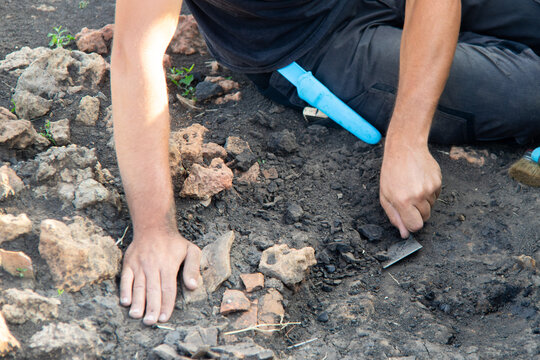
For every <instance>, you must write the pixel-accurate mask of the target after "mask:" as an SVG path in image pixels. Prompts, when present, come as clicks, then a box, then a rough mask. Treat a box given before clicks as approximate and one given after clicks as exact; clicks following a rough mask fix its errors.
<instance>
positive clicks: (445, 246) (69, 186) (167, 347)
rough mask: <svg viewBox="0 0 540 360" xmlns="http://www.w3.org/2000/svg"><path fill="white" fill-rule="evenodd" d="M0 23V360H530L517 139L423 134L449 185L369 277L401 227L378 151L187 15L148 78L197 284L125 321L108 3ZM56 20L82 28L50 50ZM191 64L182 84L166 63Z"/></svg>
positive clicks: (535, 202) (537, 335) (19, 14)
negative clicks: (465, 140)
mask: <svg viewBox="0 0 540 360" xmlns="http://www.w3.org/2000/svg"><path fill="white" fill-rule="evenodd" d="M0 19H1V20H0V32H1V33H2V35H3V36H2V38H1V39H0V267H1V268H2V269H0V275H1V277H0V290H1V293H0V309H1V312H0V314H1V315H0V357H5V358H8V359H165V360H169V359H191V358H193V359H195V358H196V359H216V358H217V359H396V360H397V359H509V358H510V359H540V315H539V309H540V271H539V265H538V263H539V262H540V233H539V226H538V225H539V221H538V210H539V209H540V192H539V190H538V189H535V188H531V187H527V186H524V185H521V184H519V183H517V182H515V181H514V180H512V179H510V178H509V177H508V176H507V170H508V168H509V166H510V165H511V164H512V163H513V162H514V161H516V160H517V159H518V158H519V157H520V156H521V154H522V153H523V151H524V150H525V148H524V147H520V146H517V145H515V144H511V143H504V144H487V143H486V144H475V145H472V146H468V147H465V148H457V147H453V148H450V147H447V146H437V145H432V146H431V151H432V153H433V155H434V156H435V158H436V159H437V161H438V162H439V163H440V165H441V168H442V173H443V183H444V187H443V191H442V194H441V197H440V199H439V201H437V204H436V206H435V209H434V213H433V216H432V218H431V219H430V221H429V222H428V224H427V225H426V227H425V228H424V229H423V230H421V231H420V232H418V233H417V234H415V237H416V239H417V240H418V241H419V242H420V243H422V245H423V249H421V250H420V251H419V252H417V253H416V254H414V255H412V256H410V257H409V258H407V259H405V260H403V261H402V262H400V263H398V264H396V265H393V266H392V267H390V268H388V269H386V270H383V269H382V266H381V261H384V260H385V258H386V256H387V253H386V251H387V250H388V247H389V246H390V245H391V244H393V243H395V242H396V241H398V234H397V231H396V230H395V229H394V228H392V226H391V225H390V224H389V223H388V221H387V219H386V217H385V216H384V213H383V211H382V209H381V208H380V206H379V205H378V175H379V173H378V171H379V168H380V165H381V161H382V152H383V147H382V145H380V144H379V145H376V146H369V145H367V144H364V143H362V142H361V141H358V140H356V139H355V138H354V137H353V136H352V135H350V134H348V133H347V132H345V131H344V130H342V129H339V128H336V127H335V126H333V125H332V124H331V123H329V122H325V121H321V122H317V123H308V122H306V121H305V120H304V119H303V118H302V116H301V114H299V113H298V112H295V111H293V110H290V109H286V108H283V107H281V106H279V105H277V104H274V103H272V102H271V101H269V100H267V99H265V98H264V97H262V96H261V95H259V94H258V93H257V91H256V90H255V88H254V86H253V85H251V84H250V83H249V81H248V80H247V79H246V78H245V77H244V76H243V75H241V74H237V73H232V72H230V71H229V70H227V69H224V68H222V67H221V66H219V65H218V64H217V63H215V62H213V61H212V58H211V57H210V56H209V55H208V54H207V52H206V50H205V47H204V43H203V42H202V40H201V38H200V35H199V34H198V31H197V27H196V24H195V23H194V22H193V20H192V18H191V17H190V16H189V15H183V16H182V18H181V24H180V29H179V32H178V36H176V37H175V39H174V40H173V42H172V43H171V46H170V48H169V50H168V56H167V57H166V58H165V59H164V70H165V71H166V72H167V73H168V74H169V75H174V76H172V80H171V79H169V81H168V85H169V94H170V96H169V102H170V104H171V124H172V126H171V127H172V130H173V132H172V134H171V141H170V159H171V161H170V165H171V169H172V172H173V174H174V183H175V194H176V197H177V198H176V202H177V207H178V209H177V220H178V226H179V229H180V232H181V233H182V234H183V235H184V236H186V237H187V238H188V239H189V240H191V241H193V242H194V243H195V244H197V245H198V246H199V247H200V248H201V249H203V254H204V255H203V262H202V266H201V271H202V277H201V282H200V287H199V290H198V291H195V292H187V291H180V292H179V295H178V300H177V304H176V309H175V312H174V314H173V316H172V318H171V320H170V321H169V322H168V323H167V324H161V325H160V326H159V327H146V326H144V325H143V324H142V323H141V322H140V321H139V320H134V319H130V318H129V317H128V316H127V309H125V308H122V307H121V306H119V304H118V303H119V301H118V275H119V271H120V264H121V258H122V253H123V252H124V251H125V249H126V247H127V246H128V245H129V243H130V241H131V237H132V232H131V227H130V220H129V214H128V212H127V209H126V202H125V196H124V193H123V189H122V185H121V179H120V177H119V172H118V168H117V165H116V161H115V153H114V143H113V142H112V119H111V100H110V90H109V65H108V64H109V62H110V46H111V39H112V38H113V36H114V27H113V26H111V25H109V24H112V23H113V22H114V2H113V1H111V0H87V1H78V0H77V1H71V0H48V1H44V2H30V1H27V0H24V1H13V0H4V1H2V2H1V3H0ZM60 25H62V29H65V30H67V32H66V33H63V35H67V34H74V35H75V34H78V35H77V36H76V40H75V41H71V42H70V43H69V44H66V45H65V46H64V48H57V49H54V48H51V47H48V43H49V40H50V37H47V34H48V33H50V32H54V31H53V28H54V27H58V26H60ZM83 27H86V28H88V29H91V30H88V29H87V30H83ZM192 64H193V69H192V70H191V71H189V75H193V76H192V80H191V82H190V84H189V86H192V87H193V90H191V89H189V88H186V86H185V85H182V82H181V81H180V80H182V79H183V78H185V76H184V75H182V74H179V73H176V74H173V73H171V71H170V68H171V67H175V68H176V69H183V68H186V69H189V68H191V66H192ZM183 71H184V72H187V71H188V70H183ZM173 80H174V81H173ZM179 81H180V86H177V85H176V84H175V82H177V83H178V82H179ZM186 91H187V92H186ZM193 95H194V96H195V98H196V101H195V102H193V101H190V98H191V97H192V96H193ZM156 196H159V191H156ZM180 287H181V286H180Z"/></svg>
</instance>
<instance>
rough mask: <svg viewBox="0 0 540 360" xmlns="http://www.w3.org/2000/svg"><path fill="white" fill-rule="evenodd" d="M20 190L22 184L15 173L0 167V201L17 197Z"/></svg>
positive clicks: (22, 186)
mask: <svg viewBox="0 0 540 360" xmlns="http://www.w3.org/2000/svg"><path fill="white" fill-rule="evenodd" d="M22 189H24V183H23V182H22V180H21V178H20V177H18V176H17V173H16V172H15V171H14V170H13V169H12V168H10V167H9V166H8V165H4V166H2V167H0V201H2V200H4V199H7V198H9V197H11V196H15V195H17V194H18V193H19V192H20V191H21V190H22ZM0 242H1V241H0Z"/></svg>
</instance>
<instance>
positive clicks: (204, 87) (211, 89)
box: [195, 81, 223, 101]
mask: <svg viewBox="0 0 540 360" xmlns="http://www.w3.org/2000/svg"><path fill="white" fill-rule="evenodd" d="M221 94H223V89H222V88H221V86H219V85H218V84H216V83H213V82H210V81H201V82H200V83H198V84H197V86H195V97H196V98H197V101H206V100H208V99H211V98H214V97H216V96H219V95H221Z"/></svg>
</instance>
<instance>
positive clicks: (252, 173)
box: [237, 162, 260, 184]
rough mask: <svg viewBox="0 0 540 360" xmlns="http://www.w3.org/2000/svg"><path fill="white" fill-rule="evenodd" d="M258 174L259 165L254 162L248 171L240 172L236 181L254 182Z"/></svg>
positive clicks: (242, 182) (243, 182) (241, 182)
mask: <svg viewBox="0 0 540 360" xmlns="http://www.w3.org/2000/svg"><path fill="white" fill-rule="evenodd" d="M259 174H260V166H259V163H258V162H256V163H255V164H253V165H252V166H251V167H250V168H249V170H248V171H246V172H244V173H241V174H240V176H238V177H237V181H238V182H239V183H240V184H254V183H256V182H257V179H258V178H259Z"/></svg>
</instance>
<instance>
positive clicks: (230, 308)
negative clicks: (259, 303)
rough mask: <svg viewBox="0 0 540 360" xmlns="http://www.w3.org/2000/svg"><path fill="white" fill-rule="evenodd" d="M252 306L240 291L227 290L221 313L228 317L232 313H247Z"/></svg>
mask: <svg viewBox="0 0 540 360" xmlns="http://www.w3.org/2000/svg"><path fill="white" fill-rule="evenodd" d="M250 306H251V302H250V301H249V300H248V298H247V297H246V295H244V293H243V292H241V291H240V290H230V289H227V290H225V293H224V294H223V300H222V301H221V307H220V309H219V312H220V313H221V314H222V315H227V314H230V313H232V312H237V311H246V310H248V309H249V307H250Z"/></svg>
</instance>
